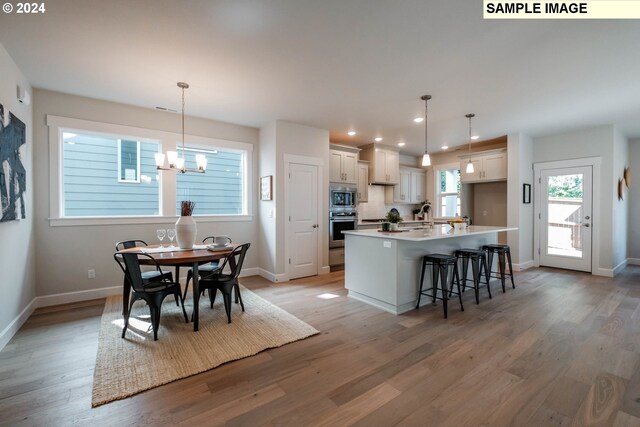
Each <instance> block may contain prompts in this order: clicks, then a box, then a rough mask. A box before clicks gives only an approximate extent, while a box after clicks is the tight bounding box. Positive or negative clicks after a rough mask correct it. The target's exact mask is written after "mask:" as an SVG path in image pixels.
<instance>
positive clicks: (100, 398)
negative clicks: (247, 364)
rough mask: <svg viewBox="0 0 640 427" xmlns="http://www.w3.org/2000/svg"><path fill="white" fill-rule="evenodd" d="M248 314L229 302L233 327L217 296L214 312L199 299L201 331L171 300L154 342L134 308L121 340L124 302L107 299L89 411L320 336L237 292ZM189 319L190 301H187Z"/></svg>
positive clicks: (142, 312) (145, 316) (145, 314)
mask: <svg viewBox="0 0 640 427" xmlns="http://www.w3.org/2000/svg"><path fill="white" fill-rule="evenodd" d="M241 295H242V299H243V301H244V306H245V309H246V311H245V312H244V313H243V312H242V310H241V309H240V305H239V304H235V303H233V302H232V308H231V321H232V323H231V324H228V323H227V317H226V314H225V311H224V305H223V303H222V296H221V295H220V293H218V296H217V298H216V302H215V305H214V307H213V309H210V308H209V298H208V296H206V297H204V298H202V299H200V330H199V331H198V332H193V323H185V321H184V317H183V315H182V310H181V309H180V308H179V307H177V306H176V303H175V300H174V298H173V296H168V297H167V298H166V299H165V301H164V304H163V305H162V314H161V317H160V328H159V330H158V341H153V331H152V330H151V321H150V318H149V308H148V306H147V305H146V304H145V303H144V301H138V302H136V303H135V304H134V307H133V310H132V313H131V317H130V320H129V329H128V330H127V334H126V336H125V338H124V339H122V338H120V336H121V333H122V327H123V326H124V319H123V316H122V297H118V296H113V297H109V298H107V301H106V304H105V308H104V313H103V314H102V321H101V325H100V335H99V342H98V355H97V358H96V367H95V371H94V377H93V394H92V400H91V406H92V407H96V406H99V405H103V404H105V403H108V402H111V401H113V400H118V399H123V398H125V397H128V396H132V395H134V394H137V393H140V392H141V391H144V390H149V389H151V388H154V387H157V386H159V385H162V384H167V383H169V382H171V381H175V380H178V379H181V378H186V377H188V376H191V375H195V374H198V373H201V372H204V371H207V370H209V369H212V368H215V367H216V366H219V365H221V364H223V363H225V362H229V361H232V360H238V359H242V358H244V357H248V356H252V355H254V354H257V353H259V352H261V351H263V350H265V349H268V348H275V347H280V346H282V345H284V344H288V343H291V342H294V341H298V340H301V339H304V338H307V337H310V336H312V335H315V334H317V333H319V332H318V331H317V330H316V329H315V328H313V327H312V326H310V325H308V324H307V323H305V322H303V321H301V320H300V319H298V318H297V317H295V316H293V315H291V314H290V313H287V312H286V311H284V310H282V309H281V308H279V307H276V306H275V305H273V304H271V303H270V302H268V301H266V300H264V299H262V298H261V297H259V296H258V295H256V294H254V293H253V292H251V291H249V290H248V289H246V288H244V287H242V286H241ZM185 308H186V310H187V314H188V315H189V316H191V312H192V311H193V301H192V300H191V297H189V298H188V299H187V301H185Z"/></svg>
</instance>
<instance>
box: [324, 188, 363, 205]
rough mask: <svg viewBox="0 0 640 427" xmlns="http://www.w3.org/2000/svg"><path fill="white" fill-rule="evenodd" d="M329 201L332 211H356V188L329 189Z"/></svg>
mask: <svg viewBox="0 0 640 427" xmlns="http://www.w3.org/2000/svg"><path fill="white" fill-rule="evenodd" d="M329 191H330V195H329V201H330V203H331V207H330V208H331V210H332V211H345V210H355V209H356V206H357V200H356V194H358V189H357V188H356V187H334V186H331V187H330V188H329Z"/></svg>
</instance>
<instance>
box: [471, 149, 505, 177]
mask: <svg viewBox="0 0 640 427" xmlns="http://www.w3.org/2000/svg"><path fill="white" fill-rule="evenodd" d="M469 159H471V163H473V169H474V171H473V173H467V164H468V163H469ZM506 179H507V152H506V151H505V150H494V151H485V152H480V153H476V154H472V155H471V156H460V181H461V182H463V183H472V182H488V181H504V180H506Z"/></svg>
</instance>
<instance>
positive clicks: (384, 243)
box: [382, 240, 391, 248]
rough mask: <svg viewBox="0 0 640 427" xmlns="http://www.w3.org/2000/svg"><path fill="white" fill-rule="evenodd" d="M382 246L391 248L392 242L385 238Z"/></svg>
mask: <svg viewBox="0 0 640 427" xmlns="http://www.w3.org/2000/svg"><path fill="white" fill-rule="evenodd" d="M382 247H383V248H390V247H391V242H388V241H386V240H385V241H383V242H382Z"/></svg>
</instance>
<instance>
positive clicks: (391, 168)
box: [385, 151, 400, 184]
mask: <svg viewBox="0 0 640 427" xmlns="http://www.w3.org/2000/svg"><path fill="white" fill-rule="evenodd" d="M385 171H386V173H387V182H388V183H389V184H398V183H399V182H400V175H399V171H400V155H399V154H398V153H396V152H395V151H387V152H386V156H385Z"/></svg>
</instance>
